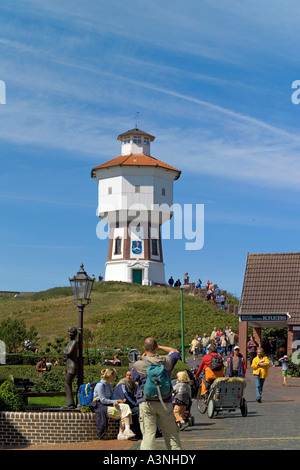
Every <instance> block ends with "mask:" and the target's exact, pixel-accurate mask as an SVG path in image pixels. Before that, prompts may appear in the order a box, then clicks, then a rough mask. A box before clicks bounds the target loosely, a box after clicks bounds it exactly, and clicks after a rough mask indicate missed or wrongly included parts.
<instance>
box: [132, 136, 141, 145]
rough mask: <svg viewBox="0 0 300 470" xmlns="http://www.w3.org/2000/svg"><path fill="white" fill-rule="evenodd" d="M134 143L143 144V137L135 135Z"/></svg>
mask: <svg viewBox="0 0 300 470" xmlns="http://www.w3.org/2000/svg"><path fill="white" fill-rule="evenodd" d="M133 143H134V144H138V145H141V143H142V138H141V137H138V136H135V137H133Z"/></svg>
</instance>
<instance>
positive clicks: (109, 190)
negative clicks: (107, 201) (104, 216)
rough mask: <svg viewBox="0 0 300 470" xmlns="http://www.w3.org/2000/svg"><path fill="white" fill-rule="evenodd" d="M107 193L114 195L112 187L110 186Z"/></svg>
mask: <svg viewBox="0 0 300 470" xmlns="http://www.w3.org/2000/svg"><path fill="white" fill-rule="evenodd" d="M107 191H108V194H112V187H111V186H109V187H108V190H107Z"/></svg>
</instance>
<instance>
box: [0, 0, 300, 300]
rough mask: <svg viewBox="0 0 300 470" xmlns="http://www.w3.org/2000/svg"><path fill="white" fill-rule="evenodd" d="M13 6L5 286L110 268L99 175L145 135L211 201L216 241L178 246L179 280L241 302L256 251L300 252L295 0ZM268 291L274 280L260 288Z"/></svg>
mask: <svg viewBox="0 0 300 470" xmlns="http://www.w3.org/2000/svg"><path fill="white" fill-rule="evenodd" d="M3 3H4V2H2V4H1V7H0V12H1V14H0V57H1V62H0V80H3V81H4V82H5V84H6V104H3V105H0V122H1V126H0V155H1V175H2V178H1V186H0V209H1V230H0V259H1V265H0V266H1V269H0V290H20V291H38V290H43V289H47V288H51V287H55V286H62V285H68V283H69V281H68V278H69V277H70V276H72V275H74V274H75V273H76V272H77V270H78V268H79V266H80V263H84V266H85V268H86V270H87V272H88V274H90V275H91V274H95V275H96V276H98V274H99V273H101V274H104V265H105V261H106V256H107V247H108V241H107V240H106V241H101V240H99V239H98V238H97V236H96V227H97V223H98V219H97V217H96V209H97V187H96V182H95V180H93V179H91V177H90V170H91V168H92V167H94V166H97V165H100V164H101V163H103V162H105V161H107V160H110V159H112V158H114V157H117V156H118V155H120V142H119V141H117V136H118V134H120V133H122V132H125V131H126V130H128V129H131V128H133V127H134V125H135V114H136V112H138V113H139V117H138V127H140V128H141V129H143V130H145V131H146V132H149V133H150V134H153V135H155V136H156V139H155V141H154V142H153V143H152V146H151V154H152V156H153V157H156V158H158V159H160V160H162V161H164V162H166V163H169V164H171V165H173V166H175V167H176V168H179V169H180V170H182V175H181V177H180V178H179V180H178V181H175V183H174V202H175V203H180V204H183V203H186V204H194V205H195V204H204V206H205V227H204V240H205V241H204V247H203V248H202V249H201V250H199V251H186V250H185V242H186V240H170V241H167V240H166V241H164V245H163V249H164V261H165V263H166V277H167V279H168V277H169V276H170V275H173V277H174V278H181V279H182V278H183V274H184V273H185V272H187V271H188V272H189V274H190V279H191V280H196V279H198V277H201V279H202V281H203V282H204V283H206V281H207V280H208V279H209V280H210V281H212V282H216V283H218V284H219V286H220V287H222V288H224V289H227V290H228V291H230V292H232V293H234V294H235V295H237V296H239V295H240V293H241V289H242V282H243V276H244V271H245V262H246V256H247V252H250V253H273V252H298V251H299V229H300V220H299V212H300V199H299V190H300V188H299V181H300V135H299V122H300V105H295V104H293V103H292V100H291V97H292V93H293V91H294V90H292V83H293V81H295V80H299V79H300V69H299V60H298V44H299V42H300V41H299V40H300V37H299V36H300V30H299V22H300V5H299V2H297V1H296V0H290V1H289V2H282V0H280V1H279V0H273V1H272V2H270V1H268V0H263V1H261V0H260V1H258V0H252V1H251V2H248V1H245V0H239V1H236V0H226V1H224V2H220V1H215V0H207V1H205V0H202V1H201V2H194V1H192V0H186V2H184V3H183V2H182V1H178V0H165V1H164V2H158V1H156V0H153V1H152V2H144V1H141V0H140V1H137V0H127V1H126V2H120V1H116V0H109V1H106V0H105V1H104V0H90V1H89V2H81V1H78V0H72V1H70V0H64V1H63V2H62V1H58V0H52V1H51V2H41V1H40V0H24V1H17V0H10V2H5V3H4V4H3ZM262 281H263V280H262Z"/></svg>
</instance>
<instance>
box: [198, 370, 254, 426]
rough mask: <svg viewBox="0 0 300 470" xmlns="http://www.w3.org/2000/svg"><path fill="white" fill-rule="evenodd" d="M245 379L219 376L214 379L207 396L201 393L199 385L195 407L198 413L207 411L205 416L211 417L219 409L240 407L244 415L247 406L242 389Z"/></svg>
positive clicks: (228, 410)
mask: <svg viewBox="0 0 300 470" xmlns="http://www.w3.org/2000/svg"><path fill="white" fill-rule="evenodd" d="M245 387H246V380H245V379H242V378H239V377H230V378H229V377H220V378H218V379H216V380H215V381H214V382H213V383H212V385H211V387H210V389H209V393H208V396H207V397H204V396H203V395H201V389H200V387H199V390H198V394H197V407H198V410H199V411H200V413H202V414H204V413H205V412H206V411H207V416H208V417H209V418H213V417H214V416H216V415H217V414H218V413H219V412H220V411H227V412H231V411H236V409H238V408H239V409H240V411H241V413H242V416H243V417H246V416H247V413H248V407H247V402H246V399H245V398H244V396H243V395H244V389H245Z"/></svg>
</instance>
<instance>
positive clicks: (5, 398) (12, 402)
mask: <svg viewBox="0 0 300 470" xmlns="http://www.w3.org/2000/svg"><path fill="white" fill-rule="evenodd" d="M0 410H1V411H25V410H26V405H25V403H24V402H23V400H22V397H21V395H20V393H19V392H18V389H17V388H16V387H15V385H14V383H13V382H12V381H11V380H9V379H8V380H6V381H5V382H3V384H2V385H1V386H0Z"/></svg>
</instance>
